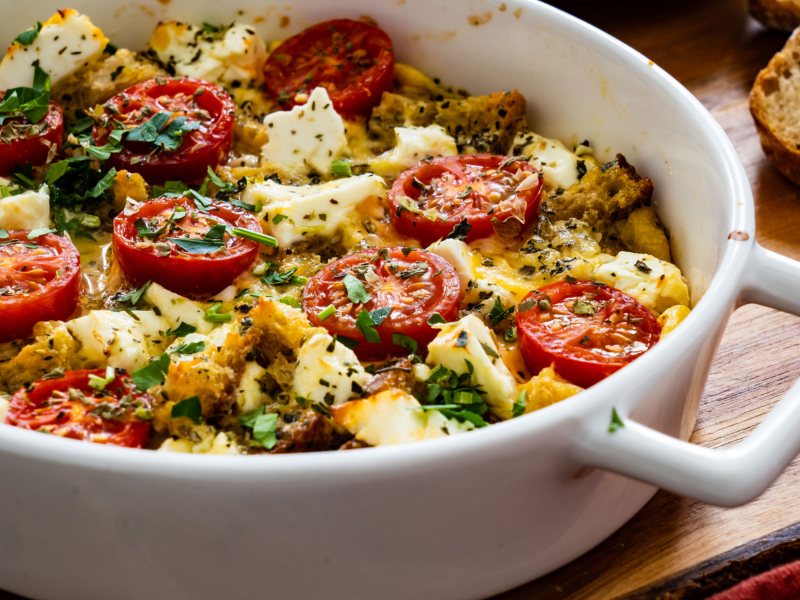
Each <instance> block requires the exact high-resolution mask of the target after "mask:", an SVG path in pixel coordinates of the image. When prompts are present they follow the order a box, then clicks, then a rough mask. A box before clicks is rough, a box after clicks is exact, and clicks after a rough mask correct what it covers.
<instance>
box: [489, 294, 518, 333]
mask: <svg viewBox="0 0 800 600" xmlns="http://www.w3.org/2000/svg"><path fill="white" fill-rule="evenodd" d="M513 312H514V305H513V304H512V305H511V306H509V307H508V308H503V302H502V301H501V300H500V297H499V296H495V297H494V304H493V305H492V310H490V311H489V320H490V321H491V322H492V325H495V326H496V325H499V324H500V323H502V322H503V321H504V320H505V319H507V318H508V317H510V316H511V315H512V314H513Z"/></svg>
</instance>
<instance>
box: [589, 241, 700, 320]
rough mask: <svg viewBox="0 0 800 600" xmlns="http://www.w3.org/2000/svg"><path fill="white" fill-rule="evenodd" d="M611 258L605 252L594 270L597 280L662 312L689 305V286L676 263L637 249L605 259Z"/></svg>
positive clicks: (651, 308)
mask: <svg viewBox="0 0 800 600" xmlns="http://www.w3.org/2000/svg"><path fill="white" fill-rule="evenodd" d="M608 258H609V257H608V256H607V255H601V258H600V261H601V262H600V264H598V266H597V268H596V269H595V272H594V278H595V279H596V280H597V281H600V282H602V283H606V284H608V285H610V286H613V287H615V288H617V289H618V290H621V291H623V292H625V293H626V294H628V295H630V296H633V297H634V298H636V299H637V300H638V301H639V302H641V303H642V304H644V305H645V306H646V307H647V308H649V309H650V310H654V311H656V312H658V313H661V312H664V311H665V310H666V309H667V308H669V307H670V306H674V305H676V304H681V305H683V306H689V287H688V286H687V285H686V282H685V281H684V279H683V275H681V271H680V269H678V267H676V266H675V265H673V264H672V263H668V262H664V261H663V260H659V259H657V258H656V257H655V256H651V255H649V254H637V253H635V252H620V253H619V254H617V256H615V257H613V258H611V259H610V260H606V261H604V259H608ZM637 265H638V266H637Z"/></svg>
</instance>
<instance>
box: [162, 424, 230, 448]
mask: <svg viewBox="0 0 800 600" xmlns="http://www.w3.org/2000/svg"><path fill="white" fill-rule="evenodd" d="M192 435H193V438H196V439H191V440H190V439H184V438H180V439H173V438H168V439H166V440H164V442H163V443H162V444H161V446H159V447H158V449H159V450H163V451H165V452H182V453H186V454H241V450H240V449H239V446H238V444H237V443H236V442H235V441H234V440H232V439H230V438H229V437H228V436H227V435H225V433H224V432H222V431H220V432H217V431H216V430H215V429H214V428H213V427H211V426H209V425H198V426H196V427H194V428H193V429H192Z"/></svg>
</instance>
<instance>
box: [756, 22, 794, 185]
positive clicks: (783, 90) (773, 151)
mask: <svg viewBox="0 0 800 600" xmlns="http://www.w3.org/2000/svg"><path fill="white" fill-rule="evenodd" d="M750 112H751V113H752V115H753V120H754V121H755V124H756V130H757V131H758V137H759V139H760V140H761V147H762V148H763V150H764V154H766V155H767V158H769V160H770V161H772V163H773V164H774V165H775V167H777V169H778V170H779V171H780V172H781V173H783V174H784V175H785V176H786V177H788V178H789V179H791V180H792V181H793V182H794V183H796V184H798V185H800V29H798V30H796V31H795V32H794V33H793V34H792V35H791V37H790V38H789V39H788V41H787V42H786V45H785V46H784V47H783V49H782V50H781V51H780V52H778V53H777V54H775V56H773V57H772V59H771V60H770V61H769V64H767V66H766V67H764V68H763V69H762V70H761V71H760V72H759V74H758V76H757V77H756V81H755V83H754V84H753V89H752V90H751V91H750Z"/></svg>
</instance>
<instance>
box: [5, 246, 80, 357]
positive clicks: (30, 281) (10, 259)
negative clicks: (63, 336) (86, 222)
mask: <svg viewBox="0 0 800 600" xmlns="http://www.w3.org/2000/svg"><path fill="white" fill-rule="evenodd" d="M7 233H8V236H7V237H4V238H2V239H0V342H7V341H9V340H14V339H18V338H23V337H27V336H29V335H30V334H31V330H32V329H33V326H34V325H35V324H36V323H38V322H39V321H50V320H63V319H66V318H67V317H69V316H70V315H71V314H72V313H73V312H74V311H75V308H76V307H77V306H78V294H79V292H80V285H81V279H80V274H81V269H80V255H79V254H78V250H77V249H76V248H75V246H74V245H73V244H72V242H71V241H69V239H68V238H66V237H62V236H60V235H54V234H52V233H48V234H45V235H40V236H39V237H37V238H35V239H32V240H29V239H28V235H29V232H28V231H11V232H7Z"/></svg>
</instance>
